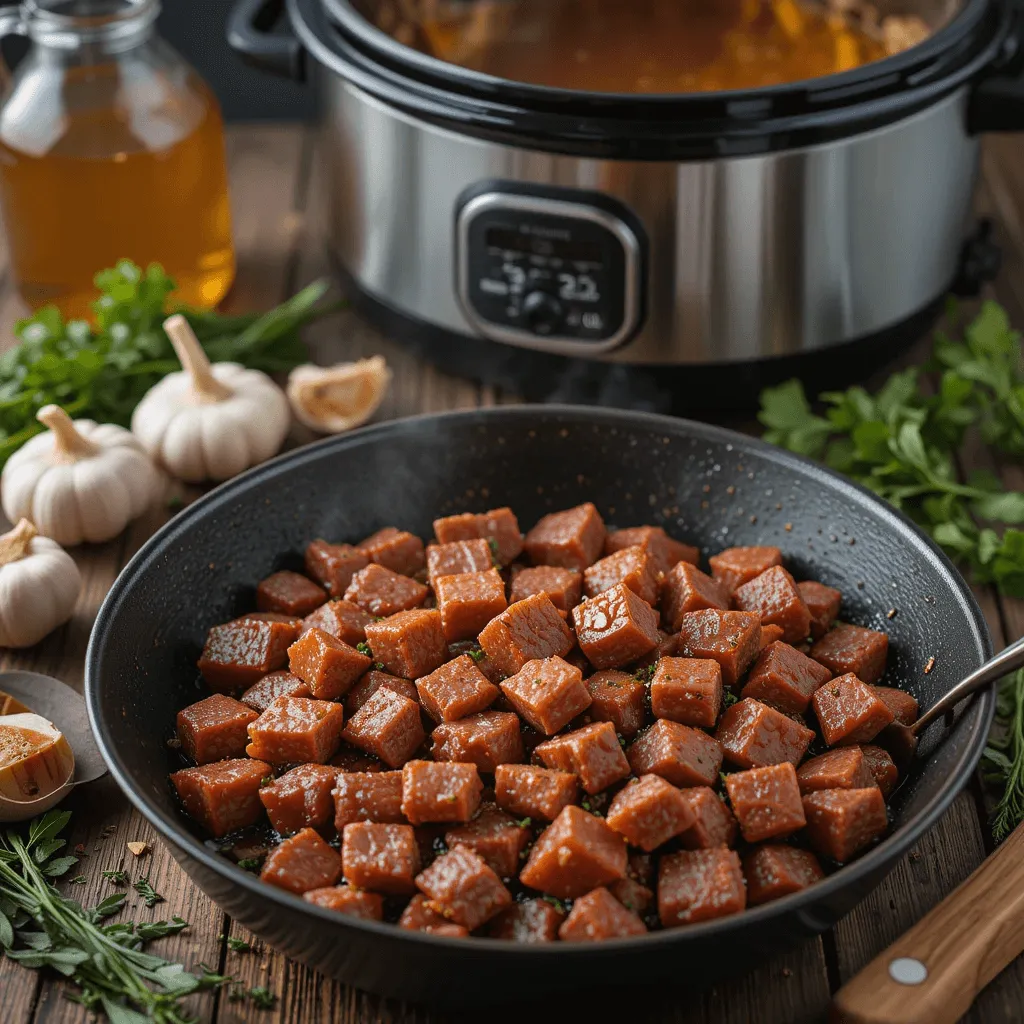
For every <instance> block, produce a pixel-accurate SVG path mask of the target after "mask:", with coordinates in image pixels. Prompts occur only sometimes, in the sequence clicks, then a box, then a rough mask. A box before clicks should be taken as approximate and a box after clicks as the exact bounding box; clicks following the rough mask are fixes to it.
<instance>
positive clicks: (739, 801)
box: [725, 761, 806, 843]
mask: <svg viewBox="0 0 1024 1024" xmlns="http://www.w3.org/2000/svg"><path fill="white" fill-rule="evenodd" d="M725 788H726V790H727V791H728V793H729V802H730V803H731V804H732V813H733V814H735V815H736V820H737V821H738V822H739V823H740V832H742V833H743V838H744V839H745V840H746V841H747V842H748V843H760V842H763V841H764V840H765V839H777V838H779V836H787V835H789V834H790V833H791V832H796V831H797V830H798V829H801V828H803V827H804V825H805V824H806V821H805V819H804V809H803V805H802V804H801V802H800V786H799V785H798V784H797V781H796V769H795V768H794V767H793V765H791V764H790V763H789V762H788V761H785V762H783V763H782V764H773V765H768V766H767V767H766V768H751V769H749V770H748V771H745V772H733V773H732V774H731V775H726V777H725Z"/></svg>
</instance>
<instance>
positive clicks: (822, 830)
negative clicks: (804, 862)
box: [803, 786, 889, 864]
mask: <svg viewBox="0 0 1024 1024" xmlns="http://www.w3.org/2000/svg"><path fill="white" fill-rule="evenodd" d="M803 800H804V814H805V815H806V816H807V836H808V838H809V839H810V841H811V846H813V847H814V849H815V850H817V851H818V853H820V854H822V855H823V856H826V857H831V858H832V859H833V860H834V861H837V862H838V863H839V864H845V863H846V862H847V861H848V860H850V859H851V858H852V857H853V856H854V855H855V854H857V853H860V851H861V850H863V849H864V848H865V847H866V846H869V845H870V844H871V843H872V842H874V840H876V839H877V838H878V837H879V836H880V835H881V834H882V833H883V832H884V831H885V830H886V828H888V825H889V821H888V818H887V816H886V813H885V798H884V797H883V796H882V791H881V789H879V788H878V786H872V787H871V788H870V789H822V790H819V791H818V792H817V793H808V794H807V796H805V797H804V798H803Z"/></svg>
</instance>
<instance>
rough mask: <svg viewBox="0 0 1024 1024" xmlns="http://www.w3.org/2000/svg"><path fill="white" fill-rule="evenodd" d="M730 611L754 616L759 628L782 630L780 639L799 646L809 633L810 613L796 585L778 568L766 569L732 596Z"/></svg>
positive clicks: (785, 572) (776, 566)
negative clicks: (768, 627)
mask: <svg viewBox="0 0 1024 1024" xmlns="http://www.w3.org/2000/svg"><path fill="white" fill-rule="evenodd" d="M732 603H733V607H735V608H738V609H739V610H740V611H742V612H754V613H755V614H757V615H759V616H760V617H761V623H762V624H763V625H774V626H781V627H782V639H783V640H785V641H787V642H788V643H791V644H798V643H803V641H804V640H806V639H807V637H808V636H809V635H810V632H811V613H810V612H809V611H808V610H807V605H806V604H804V599H803V598H802V597H801V596H800V591H799V590H797V589H796V581H795V580H794V579H793V577H792V576H791V575H790V574H789V572H788V571H787V570H786V569H783V567H782V566H781V565H774V566H772V567H771V568H770V569H766V570H765V571H764V572H763V573H761V575H760V576H755V577H754V578H753V579H752V580H750V582H749V583H744V584H743V586H741V587H739V588H737V590H736V592H735V593H734V594H733V595H732Z"/></svg>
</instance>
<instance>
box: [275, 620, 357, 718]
mask: <svg viewBox="0 0 1024 1024" xmlns="http://www.w3.org/2000/svg"><path fill="white" fill-rule="evenodd" d="M371 664H372V662H371V661H370V659H369V658H368V657H367V656H366V655H365V654H361V653H360V652H359V651H357V650H356V649H355V648H354V647H349V645H348V644H347V643H345V642H344V641H343V640H337V639H335V637H333V636H331V635H330V633H325V632H324V631H323V630H322V629H317V628H315V627H314V628H313V629H311V630H310V631H309V632H308V633H306V634H305V635H304V636H302V637H300V638H299V639H298V640H296V641H295V643H293V644H292V645H291V647H289V648H288V668H289V669H290V670H291V673H292V675H296V676H298V677H299V678H300V679H301V680H303V681H304V682H305V683H306V685H307V686H308V687H309V691H310V693H312V695H313V696H314V697H316V698H317V699H318V700H337V699H338V698H339V697H342V696H344V695H345V694H346V693H348V691H349V690H350V689H351V688H352V687H353V686H354V685H355V682H356V680H357V679H359V677H360V676H361V675H362V674H363V673H364V672H365V671H366V670H367V669H368V668H369V667H370V665H371Z"/></svg>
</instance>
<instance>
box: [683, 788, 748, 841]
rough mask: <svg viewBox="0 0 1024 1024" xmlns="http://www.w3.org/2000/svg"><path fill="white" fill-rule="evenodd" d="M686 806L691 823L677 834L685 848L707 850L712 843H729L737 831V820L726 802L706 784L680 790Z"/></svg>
mask: <svg viewBox="0 0 1024 1024" xmlns="http://www.w3.org/2000/svg"><path fill="white" fill-rule="evenodd" d="M681 792H682V794H683V796H684V797H685V798H686V801H687V803H688V804H689V805H690V810H691V811H693V824H692V825H691V826H690V827H689V828H688V829H687V830H686V831H685V832H683V833H682V834H681V835H680V836H679V842H680V845H681V846H683V847H684V848H685V849H687V850H710V849H711V848H712V847H715V846H733V845H734V844H735V843H736V836H737V835H738V834H739V830H740V827H739V823H738V822H737V821H736V816H735V815H734V814H733V813H732V811H730V810H729V807H728V805H727V804H726V802H725V801H724V800H723V799H722V798H721V797H720V796H719V795H718V794H717V793H716V792H715V791H714V790H713V789H711V788H710V787H708V786H693V787H692V788H690V789H684V790H681Z"/></svg>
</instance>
